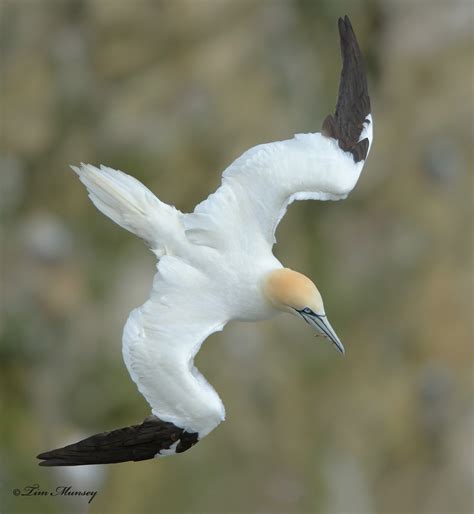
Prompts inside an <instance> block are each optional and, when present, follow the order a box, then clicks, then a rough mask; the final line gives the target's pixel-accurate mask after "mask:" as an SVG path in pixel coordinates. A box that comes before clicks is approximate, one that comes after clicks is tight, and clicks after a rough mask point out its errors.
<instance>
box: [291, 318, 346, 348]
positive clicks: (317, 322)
mask: <svg viewBox="0 0 474 514" xmlns="http://www.w3.org/2000/svg"><path fill="white" fill-rule="evenodd" d="M298 312H299V313H300V314H301V316H302V318H303V319H304V320H305V321H306V322H307V323H308V324H310V325H311V326H312V327H314V328H315V329H316V330H317V331H318V332H319V333H320V334H321V335H323V336H324V337H326V338H327V339H329V340H330V341H332V342H333V343H334V344H335V345H336V348H337V349H338V350H339V351H340V352H341V353H342V354H343V355H344V353H345V350H344V346H343V344H342V343H341V340H340V339H339V337H337V334H336V332H334V329H333V328H332V327H331V324H330V323H329V321H328V319H327V317H326V315H325V314H316V313H314V312H311V314H308V313H306V312H304V311H298Z"/></svg>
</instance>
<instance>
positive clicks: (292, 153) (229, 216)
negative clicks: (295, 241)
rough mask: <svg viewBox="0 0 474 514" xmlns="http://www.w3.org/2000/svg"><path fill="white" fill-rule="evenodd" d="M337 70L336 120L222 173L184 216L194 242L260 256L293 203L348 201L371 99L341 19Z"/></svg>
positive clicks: (367, 134) (266, 147) (253, 153)
mask: <svg viewBox="0 0 474 514" xmlns="http://www.w3.org/2000/svg"><path fill="white" fill-rule="evenodd" d="M339 33H340V42H341V53H342V59H343V66H342V72H341V80H340V87H339V97H338V101H337V105H336V112H335V114H334V115H331V116H328V117H327V118H326V120H325V122H324V123H323V130H322V133H314V134H297V135H295V137H294V138H293V139H289V140H286V141H277V142H274V143H268V144H263V145H259V146H256V147H254V148H251V149H250V150H248V151H246V152H245V153H244V154H243V155H242V156H241V157H239V158H238V159H237V160H236V161H234V162H233V163H232V164H231V165H230V166H229V167H228V168H227V169H226V170H225V171H224V173H223V176H222V184H221V186H220V187H219V188H218V189H217V191H216V192H215V193H213V194H212V195H210V196H209V197H208V198H207V199H206V200H205V201H204V202H202V203H200V204H199V205H198V206H197V207H196V209H195V210H194V212H193V213H191V214H187V215H185V216H184V217H183V225H184V228H185V234H186V236H187V238H188V240H189V241H190V242H192V243H193V244H198V245H204V246H210V247H213V248H219V249H220V250H222V249H228V250H235V251H245V252H253V253H254V254H255V253H258V252H261V251H268V246H269V245H270V247H271V246H272V245H273V244H274V242H275V230H276V227H277V225H278V223H279V221H280V220H281V218H282V217H283V215H284V214H285V212H286V208H287V206H288V205H289V204H290V203H291V202H292V201H294V200H307V199H316V200H339V199H343V198H346V196H347V195H348V194H349V193H350V191H352V189H353V188H354V186H355V184H356V183H357V180H358V179H359V176H360V173H361V171H362V167H363V165H364V162H365V159H366V157H367V154H368V151H369V149H370V145H371V141H372V128H373V127H372V117H371V115H370V99H369V96H368V90H367V80H366V76H365V70H364V66H363V60H362V55H361V53H360V50H359V46H358V44H357V40H356V37H355V34H354V31H353V30H352V26H351V23H350V21H349V18H347V16H346V17H345V18H344V19H340V20H339Z"/></svg>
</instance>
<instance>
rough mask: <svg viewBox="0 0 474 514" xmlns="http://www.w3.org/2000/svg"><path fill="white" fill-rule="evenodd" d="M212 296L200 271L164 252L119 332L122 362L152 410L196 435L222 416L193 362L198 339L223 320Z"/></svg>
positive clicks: (212, 392)
mask: <svg viewBox="0 0 474 514" xmlns="http://www.w3.org/2000/svg"><path fill="white" fill-rule="evenodd" d="M216 298H217V297H216V296H215V295H213V293H212V288H211V287H210V285H209V282H208V279H207V278H206V277H205V275H203V274H202V273H201V272H200V271H198V270H197V269H195V268H194V267H192V266H190V265H188V264H186V263H185V262H183V261H182V260H181V259H178V258H176V257H170V256H164V257H163V258H162V259H161V260H160V262H159V264H158V273H157V274H156V276H155V279H154V282H153V289H152V293H151V297H150V299H149V300H148V301H147V302H146V303H145V304H144V305H142V306H141V307H139V308H138V309H135V310H134V311H132V313H131V314H130V316H129V318H128V321H127V323H126V325H125V330H124V335H123V356H124V360H125V364H126V365H127V368H128V371H129V373H130V376H131V377H132V379H133V381H134V382H135V383H136V384H137V386H138V389H139V391H140V392H141V393H142V394H143V396H144V397H145V398H146V400H147V401H148V403H149V404H150V406H151V408H152V412H153V414H154V415H155V416H157V417H158V418H159V419H160V420H162V421H166V422H170V423H173V424H174V425H175V426H177V427H180V428H183V429H185V430H186V431H187V432H191V433H194V432H197V433H198V434H199V438H202V437H204V436H205V435H206V434H208V433H209V432H210V431H211V430H213V429H214V428H215V427H216V426H217V425H218V424H219V423H220V422H221V421H222V420H223V419H224V406H223V404H222V402H221V400H220V398H219V396H218V395H217V393H216V391H215V390H214V389H213V387H212V386H211V385H210V384H209V383H208V382H207V381H206V379H205V378H204V377H203V376H202V375H201V373H200V372H199V371H198V370H197V368H196V367H195V366H194V364H193V360H194V356H195V355H196V353H197V352H198V351H199V348H200V347H201V344H202V343H203V341H204V340H205V339H206V338H207V337H208V336H209V335H210V334H212V333H213V332H216V331H218V330H222V328H223V327H224V325H225V322H226V319H225V313H224V312H222V311H221V307H220V305H219V302H218V301H217V300H216Z"/></svg>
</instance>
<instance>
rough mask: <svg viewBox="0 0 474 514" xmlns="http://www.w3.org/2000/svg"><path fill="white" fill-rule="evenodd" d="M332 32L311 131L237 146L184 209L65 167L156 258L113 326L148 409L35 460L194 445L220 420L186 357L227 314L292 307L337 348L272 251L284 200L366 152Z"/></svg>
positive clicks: (336, 188)
mask: <svg viewBox="0 0 474 514" xmlns="http://www.w3.org/2000/svg"><path fill="white" fill-rule="evenodd" d="M339 31H340V35H341V48H342V54H343V70H342V74H341V86H340V91H339V99H338V104H337V108H336V113H335V115H334V116H328V117H327V118H326V120H325V122H324V124H323V130H322V133H314V134H300V135H296V136H295V137H294V138H293V139H290V140H286V141H279V142H275V143H268V144H263V145H259V146H256V147H254V148H252V149H250V150H248V151H247V152H245V153H244V154H243V155H242V156H241V157H239V158H238V159H237V160H236V161H235V162H233V163H232V164H231V165H230V166H229V167H228V168H227V169H226V170H225V171H224V173H223V178H222V184H221V186H220V187H219V188H218V190H217V191H216V192H215V193H213V194H212V195H210V196H209V197H208V198H207V199H206V200H205V201H203V202H202V203H200V204H199V205H197V207H196V208H195V210H194V212H193V213H190V214H183V213H182V212H180V211H178V210H177V209H175V208H174V207H172V206H169V205H166V204H164V203H163V202H161V201H160V200H158V198H156V196H154V195H153V193H151V192H150V191H149V190H148V189H147V188H146V187H145V186H144V185H143V184H141V183H140V182H138V181H137V180H136V179H134V178H132V177H130V176H128V175H126V174H124V173H122V172H120V171H116V170H112V169H110V168H106V167H103V166H102V167H101V168H100V169H98V168H95V167H94V166H91V165H81V167H79V168H74V170H75V171H76V173H77V174H78V175H79V178H80V179H81V181H82V182H83V183H84V184H85V186H86V187H87V189H88V191H89V196H90V198H91V200H92V201H93V202H94V204H95V205H96V207H97V208H98V209H99V210H101V211H102V212H103V213H104V214H106V215H107V216H108V217H110V218H111V219H112V220H113V221H115V222H116V223H118V224H119V225H121V226H122V227H124V228H126V229H127V230H129V231H131V232H133V233H135V234H137V235H138V236H139V237H141V238H142V239H144V240H145V242H146V243H147V245H148V246H149V247H150V248H151V250H152V251H153V252H154V253H155V255H156V256H157V258H158V259H159V262H158V269H157V273H156V275H155V277H154V281H153V287H152V291H151V295H150V298H149V299H148V300H147V301H146V302H145V303H144V304H143V305H142V306H141V307H138V308H137V309H135V310H133V311H132V312H131V314H130V316H129V318H128V320H127V323H126V325H125V329H124V335H123V356H124V360H125V363H126V366H127V368H128V371H129V373H130V375H131V377H132V379H133V380H134V382H135V383H136V384H137V387H138V389H139V390H140V392H141V393H142V394H143V396H144V397H145V398H146V399H147V401H148V403H149V404H150V406H151V408H152V416H151V417H150V418H147V419H146V420H145V422H144V423H142V424H141V425H135V426H132V427H127V428H123V429H118V430H114V431H112V432H106V433H102V434H97V435H95V436H92V437H90V438H88V439H85V440H83V441H80V442H79V443H75V444H72V445H69V446H66V447H64V448H60V449H57V450H52V451H50V452H45V453H43V454H41V455H40V456H39V457H40V458H41V459H44V462H42V463H41V464H42V465H78V464H95V463H110V462H122V461H127V460H143V459H148V458H152V457H154V456H159V455H169V454H173V453H180V452H182V451H185V450H187V449H188V448H190V447H191V446H193V445H194V444H195V443H196V442H197V441H198V440H200V439H201V438H202V437H204V436H205V435H207V434H208V433H209V432H210V431H212V430H213V429H214V428H215V427H216V426H217V425H218V424H219V423H220V422H221V421H222V420H223V419H224V417H225V410H224V405H223V403H222V401H221V399H220V398H219V396H218V394H217V393H216V391H215V390H214V389H213V388H212V386H211V385H210V384H209V383H208V382H207V381H206V379H205V378H204V377H203V376H202V375H201V373H200V372H199V371H198V370H197V369H196V367H195V366H194V356H195V355H196V353H197V352H198V351H199V348H200V346H201V344H202V342H203V341H204V340H205V339H206V338H207V337H208V336H209V335H210V334H212V333H213V332H216V331H219V330H222V329H223V328H224V326H225V325H226V323H227V322H229V321H230V320H239V321H259V320H263V319H269V318H271V317H273V316H275V315H276V314H278V313H280V312H282V311H283V312H284V311H287V312H291V313H292V314H295V315H298V316H300V317H302V318H303V319H304V320H305V321H307V322H308V323H309V324H310V325H312V326H313V327H314V328H315V329H317V330H318V331H319V332H320V333H321V334H323V335H324V336H326V337H327V338H328V339H330V340H331V341H332V342H333V343H334V344H336V346H337V347H338V348H339V349H340V350H341V351H343V347H342V344H341V342H340V341H339V339H338V338H337V336H336V334H335V332H334V330H333V329H332V327H331V325H330V324H329V322H328V320H327V318H326V314H325V311H324V307H323V303H322V299H321V296H320V294H319V292H318V290H317V288H316V286H315V285H314V284H313V283H312V282H311V281H310V280H309V279H308V278H306V277H304V276H303V275H301V274H299V273H297V272H294V271H292V270H289V269H287V268H284V267H283V265H282V264H281V263H280V262H279V261H278V259H276V258H275V256H274V255H273V253H272V247H273V244H274V242H275V230H276V227H277V225H278V223H279V221H280V220H281V218H282V216H283V215H284V213H285V212H286V208H287V206H288V205H289V204H290V203H291V202H292V201H294V200H303V199H317V200H339V199H343V198H345V197H346V196H347V195H348V193H349V192H350V191H351V190H352V189H353V188H354V186H355V184H356V182H357V180H358V179H359V176H360V173H361V171H362V167H363V165H364V162H365V159H366V157H367V154H368V151H369V149H370V144H371V142H372V118H371V115H370V102H369V99H368V94H367V84H366V79H365V74H364V71H363V66H362V61H361V56H360V51H359V49H358V46H357V42H356V39H355V36H354V33H353V31H352V27H351V25H350V22H349V20H348V18H347V17H346V18H345V20H342V19H341V20H340V21H339Z"/></svg>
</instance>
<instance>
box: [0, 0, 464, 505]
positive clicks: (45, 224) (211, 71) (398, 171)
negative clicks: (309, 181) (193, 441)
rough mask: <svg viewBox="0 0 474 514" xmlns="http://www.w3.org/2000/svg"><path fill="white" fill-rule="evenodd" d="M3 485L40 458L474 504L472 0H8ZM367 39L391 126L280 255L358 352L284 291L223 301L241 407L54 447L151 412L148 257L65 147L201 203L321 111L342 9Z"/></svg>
mask: <svg viewBox="0 0 474 514" xmlns="http://www.w3.org/2000/svg"><path fill="white" fill-rule="evenodd" d="M0 8H1V35H0V37H1V49H2V53H1V75H2V82H1V108H2V113H1V140H0V158H1V161H0V167H1V173H0V214H1V216H2V225H1V232H0V236H1V244H2V257H3V259H2V286H1V296H2V298H1V299H2V319H1V325H0V384H1V390H2V392H1V396H0V402H1V412H2V417H1V425H0V429H1V434H0V435H1V437H0V483H1V490H0V494H1V496H0V501H1V503H0V508H1V510H2V512H48V513H53V514H54V513H64V512H85V511H86V508H87V506H86V505H85V503H84V501H67V500H64V499H61V498H49V497H47V498H24V497H18V498H16V497H14V496H13V495H12V493H11V490H12V489H13V488H15V487H20V488H21V487H24V486H26V485H29V484H33V483H38V484H39V485H40V486H41V487H42V488H43V489H54V488H55V487H57V486H58V485H68V484H69V485H72V486H73V487H75V488H76V489H81V488H83V489H84V488H90V489H95V490H98V491H99V492H98V495H97V497H96V499H95V500H94V501H93V503H92V505H91V508H90V512H93V513H105V512H107V513H108V512H110V513H117V514H120V513H138V512H157V513H165V512H216V513H217V512H219V513H231V512H242V513H247V512H249V513H250V512H295V513H299V512H314V513H323V514H343V513H351V514H352V513H363V514H372V513H373V514H375V513H390V514H392V513H393V514H395V513H417V514H420V513H434V512H440V513H441V512H442V513H461V512H462V513H464V512H471V511H472V510H473V498H472V489H471V487H472V481H473V478H474V477H473V459H474V455H473V439H472V429H473V402H472V386H473V381H472V321H471V317H472V307H473V305H472V273H471V272H472V196H471V195H472V166H473V159H472V141H473V139H472V136H473V131H472V127H473V126H472V123H473V97H472V95H473V62H474V59H473V45H472V43H473V41H472V36H473V29H472V27H473V11H472V4H471V2H469V1H465V2H463V1H455V0H451V1H448V0H446V1H441V0H434V1H421V0H419V1H416V0H415V1H411V2H409V1H403V0H402V1H395V0H367V1H341V2H333V1H330V0H306V1H303V0H299V1H279V0H274V1H270V0H266V1H246V0H243V1H240V0H239V1H238V0H234V1H229V0H213V1H211V0H188V1H161V2H159V1H145V0H140V1H135V2H132V1H131V0H130V1H125V0H117V1H112V0H91V1H69V0H64V1H59V0H58V1H55V2H54V1H42V0H36V1H35V0H17V1H13V0H0ZM343 14H349V16H350V17H351V19H352V22H353V24H354V27H355V29H356V33H357V34H358V37H359V40H360V45H361V47H362V50H363V53H364V54H365V55H366V57H367V62H368V70H369V84H370V90H371V96H372V105H373V115H374V123H375V142H374V145H373V149H372V153H371V155H370V158H369V160H368V163H367V166H366V167H365V169H364V173H363V175H362V178H361V180H360V182H359V184H358V186H357V188H356V190H355V191H354V192H353V194H352V195H351V196H350V197H349V199H348V200H347V201H345V202H338V203H334V202H326V203H323V202H300V203H297V204H294V205H293V206H292V207H291V208H290V210H289V212H288V214H287V216H286V217H285V219H284V221H283V222H282V224H281V225H280V227H279V229H278V233H277V237H278V245H277V246H276V254H277V256H278V257H279V258H280V259H281V260H282V261H283V263H285V264H286V265H288V266H289V267H292V268H294V269H297V270H300V271H302V272H304V273H306V274H308V275H309V276H311V277H313V278H314V280H315V281H316V283H317V284H318V285H319V287H320V290H321V291H322V292H323V295H324V297H325V303H326V309H327V311H328V313H329V315H330V318H331V321H332V324H333V326H334V327H335V329H336V331H337V332H338V334H339V335H340V337H341V339H342V340H343V342H344V343H345V345H346V350H347V355H346V357H345V358H341V357H340V356H339V355H338V354H337V353H336V352H335V351H334V349H333V348H331V347H330V345H329V344H327V342H324V341H323V340H322V339H315V338H314V335H313V333H312V331H311V330H310V329H309V328H308V327H307V326H306V325H305V324H303V323H300V322H298V321H297V320H296V319H293V318H291V317H289V316H281V317H280V318H278V319H275V320H273V321H270V322H265V323H260V324H238V323H232V324H230V325H229V326H228V327H227V328H226V330H225V331H224V332H223V333H220V334H216V335H214V336H212V337H211V338H210V339H209V341H208V342H207V343H206V345H205V346H204V348H203V350H202V352H201V353H200V355H199V357H198V359H197V364H198V366H199V367H200V369H201V370H202V371H203V372H204V373H205V375H206V376H207V377H208V379H209V380H210V382H211V383H212V384H213V385H214V386H215V387H216V389H217V390H218V392H219V394H220V395H221V397H222V398H223V401H224V403H225V405H226V408H227V421H226V422H225V423H224V424H222V425H221V426H220V427H219V428H218V430H216V431H215V432H214V433H213V434H212V435H211V436H209V437H207V438H206V439H204V440H203V441H202V442H201V443H200V444H199V445H198V446H196V447H195V448H194V449H193V450H192V451H190V452H188V453H186V454H184V455H182V456H179V457H175V458H170V459H163V460H161V461H159V462H156V461H151V462H144V463H138V464H134V463H130V464H121V465H114V466H109V467H100V468H82V469H79V468H78V469H44V468H39V467H37V465H36V462H35V458H34V457H35V455H36V454H37V453H38V452H39V451H42V450H46V449H49V448H50V447H55V446H57V445H58V444H60V443H62V442H67V441H71V440H75V439H77V438H80V437H83V436H86V435H89V434H93V433H96V432H98V431H102V430H105V429H111V428H115V427H118V426H122V425H128V424H132V423H135V422H139V421H141V420H142V419H143V418H144V417H145V416H146V415H147V414H148V407H147V405H146V402H145V401H144V400H143V398H142V397H141V396H140V395H139V394H138V392H137V391H136V389H135V386H134V384H133V383H132V382H131V380H130V379H129V377H128V374H127V371H126V370H125V367H124V365H123V363H122V357H121V351H120V346H121V343H120V338H121V330H122V326H123V323H124V322H125V319H126V317H127V315H128V312H129V311H130V310H131V309H132V308H133V307H135V306H137V305H139V304H140V303H142V302H143V301H144V300H145V298H146V297H147V295H148V291H149V288H150V286H151V279H152V276H153V273H154V259H153V257H152V255H151V254H149V253H148V252H147V251H146V249H145V248H144V247H143V244H142V243H141V242H140V241H138V240H136V239H135V238H134V237H133V236H131V235H129V234H128V233H126V232H125V231H123V230H122V229H120V228H119V227H117V226H114V225H113V224H112V223H111V222H110V221H108V220H107V219H106V218H105V217H104V216H102V215H101V214H100V213H99V212H97V211H96V210H95V209H94V207H93V206H92V205H91V203H90V202H89V200H88V198H87V195H86V193H85V191H84V189H83V187H82V185H81V184H80V183H79V181H78V180H77V179H76V177H75V176H74V175H73V173H72V172H71V171H70V170H69V169H68V165H69V164H70V163H78V162H80V161H83V162H91V163H95V164H99V163H104V164H107V165H109V166H112V167H115V168H119V169H122V170H123V171H125V172H128V173H130V174H133V175H134V176H136V177H137V178H139V179H140V180H142V181H143V182H144V183H145V184H146V185H147V186H148V187H150V189H152V190H153V191H154V192H156V193H157V195H158V196H159V197H160V199H162V200H163V201H166V202H169V203H173V204H175V205H176V206H177V207H178V208H180V209H181V210H183V211H189V210H192V209H193V207H194V205H195V204H196V203H197V202H199V201H200V200H202V199H203V198H205V197H206V196H207V195H208V194H209V193H210V192H211V191H213V190H214V189H215V188H216V187H217V185H218V183H219V180H220V173H221V172H222V170H223V169H224V168H225V167H226V166H227V165H228V164H229V163H230V162H231V161H232V160H233V159H235V158H236V157H238V156H239V155H240V154H241V153H242V152H243V151H244V150H246V149H247V148H249V147H250V146H253V145H255V144H258V143H263V142H268V141H274V140H277V139H286V138H289V137H291V136H292V135H293V134H294V133H295V132H309V131H317V130H319V127H320V125H321V121H322V119H323V118H324V116H325V115H326V114H327V113H329V112H331V111H332V109H333V107H334V103H335V97H336V92H337V85H338V74H339V69H340V58H339V47H338V36H337V26H336V21H337V17H338V16H340V15H343Z"/></svg>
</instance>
